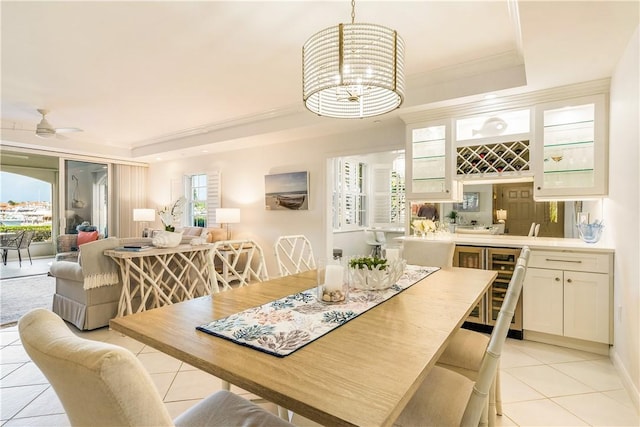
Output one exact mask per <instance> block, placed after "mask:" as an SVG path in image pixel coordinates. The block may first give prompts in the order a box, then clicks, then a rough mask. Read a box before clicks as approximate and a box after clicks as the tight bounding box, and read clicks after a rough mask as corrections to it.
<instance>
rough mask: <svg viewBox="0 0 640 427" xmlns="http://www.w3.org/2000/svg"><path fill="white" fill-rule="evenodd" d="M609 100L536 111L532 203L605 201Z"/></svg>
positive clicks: (596, 98)
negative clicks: (538, 201) (564, 199)
mask: <svg viewBox="0 0 640 427" xmlns="http://www.w3.org/2000/svg"><path fill="white" fill-rule="evenodd" d="M606 122H607V121H606V112H605V95H596V96H589V97H582V98H575V99H569V100H565V101H561V102H554V103H549V104H542V105H537V106H536V119H535V123H536V125H535V133H534V135H535V142H534V147H535V158H534V171H535V175H534V198H536V199H537V200H544V199H549V200H550V199H562V198H575V197H599V196H606V195H607V164H608V161H607V152H608V151H607V139H606V128H607V126H606Z"/></svg>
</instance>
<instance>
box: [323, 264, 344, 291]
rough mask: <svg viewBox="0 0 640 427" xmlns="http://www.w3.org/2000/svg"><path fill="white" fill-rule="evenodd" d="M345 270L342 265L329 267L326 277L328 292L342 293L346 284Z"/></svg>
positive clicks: (325, 285) (325, 284)
mask: <svg viewBox="0 0 640 427" xmlns="http://www.w3.org/2000/svg"><path fill="white" fill-rule="evenodd" d="M343 276H344V268H343V267H342V266H341V265H327V266H326V268H325V276H324V289H325V291H326V292H333V291H341V290H342V284H343V282H344V278H343Z"/></svg>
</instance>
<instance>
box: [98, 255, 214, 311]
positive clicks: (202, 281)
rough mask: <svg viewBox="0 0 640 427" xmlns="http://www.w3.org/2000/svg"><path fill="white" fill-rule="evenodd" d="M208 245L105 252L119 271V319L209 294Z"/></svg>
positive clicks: (209, 267) (210, 259)
mask: <svg viewBox="0 0 640 427" xmlns="http://www.w3.org/2000/svg"><path fill="white" fill-rule="evenodd" d="M211 249H212V246H211V245H198V246H192V245H180V246H177V247H175V248H152V249H147V250H143V251H139V252H135V251H127V250H117V249H109V250H106V251H104V254H105V255H106V256H109V257H111V258H112V259H113V260H114V261H115V262H116V263H117V264H118V266H119V267H120V273H121V277H122V283H123V286H122V293H121V294H120V302H119V304H118V317H121V316H125V315H128V314H132V313H138V312H141V311H145V310H147V309H151V308H157V307H162V306H164V305H170V304H173V303H176V302H180V301H185V300H189V299H192V298H196V297H200V296H204V295H210V294H211V293H212V289H211V282H210V278H211V277H213V275H212V273H211V271H212V269H213V264H212V258H211V256H210V253H209V252H210V251H211Z"/></svg>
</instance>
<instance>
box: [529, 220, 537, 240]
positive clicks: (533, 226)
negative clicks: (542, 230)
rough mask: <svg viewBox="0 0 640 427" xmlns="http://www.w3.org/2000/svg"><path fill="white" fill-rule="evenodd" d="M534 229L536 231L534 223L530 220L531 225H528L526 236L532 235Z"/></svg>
mask: <svg viewBox="0 0 640 427" xmlns="http://www.w3.org/2000/svg"><path fill="white" fill-rule="evenodd" d="M535 231H536V223H535V222H532V223H531V227H529V234H527V237H533V233H535Z"/></svg>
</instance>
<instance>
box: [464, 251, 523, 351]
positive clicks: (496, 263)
mask: <svg viewBox="0 0 640 427" xmlns="http://www.w3.org/2000/svg"><path fill="white" fill-rule="evenodd" d="M518 256H520V249H516V248H487V247H479V246H458V245H456V249H455V252H454V255H453V266H454V267H465V268H479V269H483V270H495V271H496V272H497V273H498V277H496V278H495V280H494V281H493V283H492V284H491V287H490V288H489V290H488V291H487V292H486V294H485V295H484V297H483V298H482V300H481V301H480V303H479V304H478V305H477V306H476V307H475V308H474V309H473V310H472V311H471V313H470V314H469V316H468V317H467V319H466V322H465V325H466V326H467V327H468V328H470V329H475V330H479V331H483V332H490V331H491V328H492V327H493V326H494V325H495V323H496V319H497V318H498V313H499V312H500V308H501V307H502V302H503V301H504V298H505V296H506V294H507V288H508V287H509V282H510V281H511V276H513V272H514V270H515V266H516V262H517V260H518ZM509 336H510V337H512V338H518V339H522V296H520V298H519V299H518V304H517V306H516V311H515V313H514V316H513V320H512V321H511V326H510V327H509Z"/></svg>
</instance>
